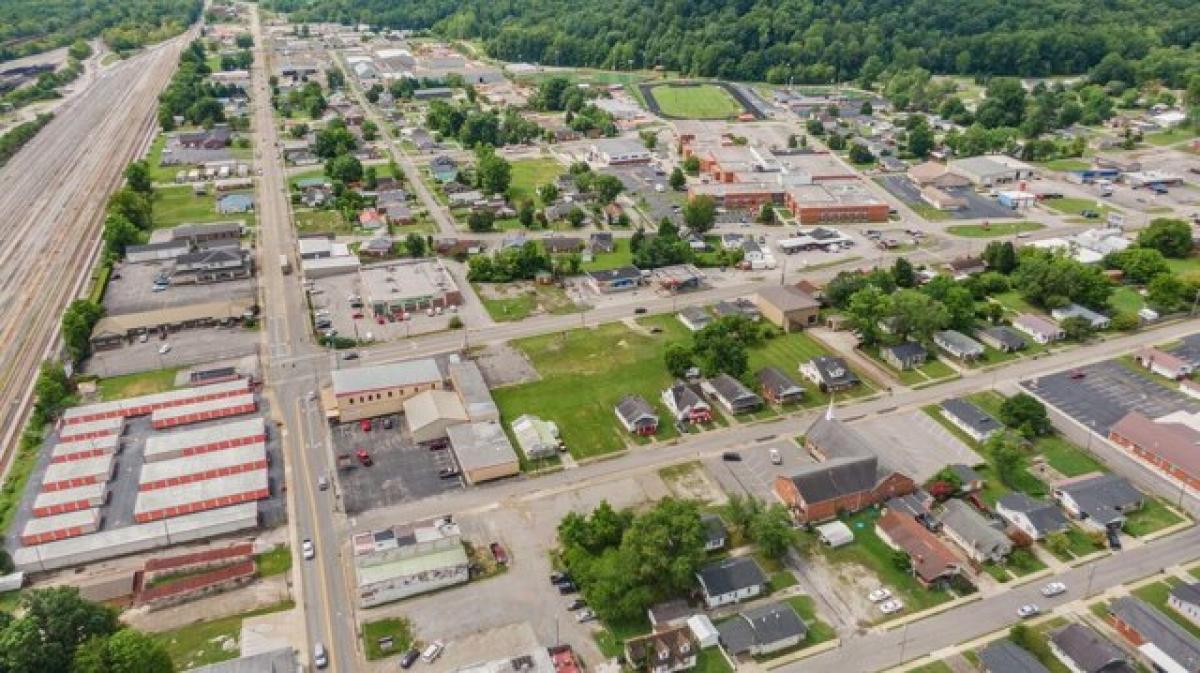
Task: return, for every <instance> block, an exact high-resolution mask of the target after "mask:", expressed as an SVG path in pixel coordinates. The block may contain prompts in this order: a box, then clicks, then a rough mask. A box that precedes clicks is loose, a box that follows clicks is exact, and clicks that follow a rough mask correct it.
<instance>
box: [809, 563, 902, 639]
mask: <svg viewBox="0 0 1200 673" xmlns="http://www.w3.org/2000/svg"><path fill="white" fill-rule="evenodd" d="M798 574H799V575H800V580H801V584H802V585H805V588H806V589H807V590H808V593H809V594H810V595H812V596H815V597H817V600H818V601H819V602H820V603H822V604H823V605H822V606H821V607H823V608H824V609H823V610H819V611H822V612H825V613H826V614H828V615H829V616H830V617H831V618H833V620H834V621H835V622H836V623H837V624H838V625H840V626H841V627H842V628H846V629H859V630H862V629H866V628H867V627H868V626H870V625H871V624H873V623H875V622H877V621H879V618H880V617H881V616H882V614H881V613H880V612H879V609H878V608H877V607H876V606H875V604H874V603H872V602H871V601H870V600H868V599H867V594H869V593H871V592H872V591H874V590H875V589H878V588H879V578H878V577H876V576H875V573H873V572H871V570H870V569H868V568H866V567H864V566H861V565H859V564H857V563H838V564H833V563H830V562H829V561H828V560H827V559H826V558H825V556H824V555H823V554H821V553H819V552H818V553H813V554H809V555H808V556H807V557H806V558H805V562H804V563H803V564H800V572H799V573H798ZM831 588H833V589H834V590H833V591H830V589H831Z"/></svg>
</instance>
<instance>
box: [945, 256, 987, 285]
mask: <svg viewBox="0 0 1200 673" xmlns="http://www.w3.org/2000/svg"><path fill="white" fill-rule="evenodd" d="M946 270H947V271H949V272H950V275H951V276H953V277H954V280H963V279H965V278H968V277H970V276H974V275H975V274H977V273H983V272H984V271H987V265H986V264H984V262H983V259H982V258H980V257H957V258H955V259H952V260H950V262H949V263H947V264H946Z"/></svg>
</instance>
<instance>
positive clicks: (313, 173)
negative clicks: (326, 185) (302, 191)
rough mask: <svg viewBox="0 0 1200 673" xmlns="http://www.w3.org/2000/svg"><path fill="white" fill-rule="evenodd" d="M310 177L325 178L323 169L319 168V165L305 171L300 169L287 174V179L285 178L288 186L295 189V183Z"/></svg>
mask: <svg viewBox="0 0 1200 673" xmlns="http://www.w3.org/2000/svg"><path fill="white" fill-rule="evenodd" d="M312 178H322V179H324V178H325V169H324V168H321V167H317V168H310V169H309V170H306V171H300V172H298V173H292V174H290V175H288V179H287V180H288V187H289V188H291V189H293V190H294V189H296V183H298V182H300V181H301V180H309V179H312Z"/></svg>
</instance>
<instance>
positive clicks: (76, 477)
mask: <svg viewBox="0 0 1200 673" xmlns="http://www.w3.org/2000/svg"><path fill="white" fill-rule="evenodd" d="M115 463H116V461H115V460H114V458H113V456H112V455H111V454H110V455H103V456H94V457H92V458H83V459H81V460H73V461H71V462H69V463H51V464H50V465H49V466H48V467H47V468H46V474H45V476H43V477H42V492H43V493H45V492H47V491H62V490H65V489H68V488H76V487H79V486H87V485H88V484H103V483H107V482H108V480H109V479H112V474H113V465H114V464H115Z"/></svg>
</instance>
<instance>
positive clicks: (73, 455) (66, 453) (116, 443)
mask: <svg viewBox="0 0 1200 673" xmlns="http://www.w3.org/2000/svg"><path fill="white" fill-rule="evenodd" d="M119 448H121V436H120V435H115V434H113V435H101V436H99V437H92V438H90V439H79V440H75V441H71V442H59V443H58V444H55V445H54V448H53V449H51V450H50V462H51V463H67V462H70V461H72V460H81V459H83V458H92V457H95V456H103V455H105V454H110V453H116V452H117V449H119Z"/></svg>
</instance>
